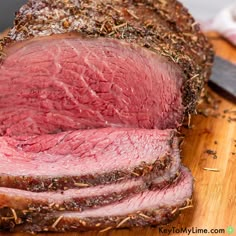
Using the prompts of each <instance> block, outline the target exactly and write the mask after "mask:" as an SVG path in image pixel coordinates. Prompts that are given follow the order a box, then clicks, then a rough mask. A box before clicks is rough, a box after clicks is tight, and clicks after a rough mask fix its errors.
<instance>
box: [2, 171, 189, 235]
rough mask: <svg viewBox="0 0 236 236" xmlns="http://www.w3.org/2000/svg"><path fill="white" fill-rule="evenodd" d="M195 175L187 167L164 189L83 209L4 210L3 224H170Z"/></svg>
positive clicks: (39, 227)
mask: <svg viewBox="0 0 236 236" xmlns="http://www.w3.org/2000/svg"><path fill="white" fill-rule="evenodd" d="M191 196H192V176H191V173H190V172H189V171H188V170H187V169H186V168H184V167H182V168H181V172H180V175H179V178H178V179H177V180H176V181H174V182H172V184H169V185H167V186H165V187H164V188H162V189H157V190H155V189H153V190H146V191H144V192H143V193H139V194H136V195H134V196H131V197H130V198H128V199H124V200H123V201H120V202H116V203H113V204H109V205H107V206H103V207H98V208H96V209H88V210H84V211H83V212H69V211H61V212H60V211H57V212H54V213H50V214H40V213H32V212H30V211H22V210H17V209H9V210H8V209H7V208H5V209H2V210H1V211H0V212H1V213H0V214H1V215H2V217H1V218H0V226H1V227H2V228H8V229H9V228H11V226H14V225H15V224H16V227H15V228H13V230H20V231H21V230H23V231H33V232H38V231H48V230H50V231H67V230H77V231H83V230H90V229H97V230H98V229H103V228H106V227H110V228H120V227H131V226H144V225H151V224H153V225H156V224H163V223H168V222H169V220H171V219H173V217H174V216H175V215H176V214H177V213H178V212H179V209H180V208H181V207H184V206H185V205H186V204H188V203H189V201H190V199H191Z"/></svg>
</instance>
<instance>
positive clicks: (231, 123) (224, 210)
mask: <svg viewBox="0 0 236 236" xmlns="http://www.w3.org/2000/svg"><path fill="white" fill-rule="evenodd" d="M209 37H210V38H211V40H212V42H213V44H214V46H215V49H216V52H217V54H218V55H221V56H222V57H224V58H226V59H230V60H234V61H235V62H236V49H235V48H233V47H232V46H230V45H229V44H228V43H227V42H225V41H224V40H222V39H221V38H220V37H219V36H218V35H215V34H210V35H209ZM209 92H210V94H211V95H212V96H213V97H214V99H216V100H218V101H219V102H220V103H219V104H218V105H219V108H218V110H214V111H213V113H215V115H213V116H212V115H210V116H208V117H205V116H202V115H197V116H196V115H195V116H192V119H191V126H192V128H191V129H185V130H184V133H185V135H186V138H185V141H184V143H183V152H182V156H183V162H184V164H185V165H186V166H188V167H189V168H190V169H191V171H192V173H193V176H194V177H195V188H194V196H193V204H194V207H193V208H189V209H186V210H184V211H183V212H182V214H181V215H180V217H178V218H177V219H176V220H175V221H174V222H172V223H171V224H169V225H168V226H165V227H163V229H171V228H172V227H176V228H177V229H179V228H181V227H187V228H189V229H190V228H192V227H194V228H195V230H196V228H198V229H208V230H210V229H221V228H222V229H226V228H227V227H228V226H233V227H234V230H235V231H236V120H232V119H236V105H235V104H233V103H232V102H230V101H228V100H226V99H224V97H223V96H222V95H221V94H216V93H215V92H213V91H212V90H210V89H209ZM210 111H211V110H210ZM233 111H234V113H233ZM207 150H212V151H215V152H216V156H217V158H213V156H214V155H212V154H210V153H209V152H210V151H208V153H207V152H206V151H207ZM204 168H214V169H217V170H218V171H217V172H214V171H207V170H204ZM0 235H3V233H2V234H0ZM4 235H7V234H4ZM11 235H13V236H23V235H26V234H25V233H22V234H20V233H15V234H11ZM39 235H40V236H49V235H50V236H51V234H39ZM53 235H61V236H80V235H83V236H95V235H97V233H96V232H88V233H83V234H80V233H66V234H53ZM103 235H104V236H106V235H109V236H137V235H140V236H155V235H167V234H162V233H160V232H159V229H158V228H143V229H140V228H137V229H132V230H113V231H109V232H105V233H103ZM171 235H172V236H174V235H176V236H177V235H187V234H179V233H171ZM195 235H200V234H195ZM202 235H203V234H202ZM208 235H211V234H208ZM215 235H216V234H215ZM219 235H222V234H219ZM232 235H236V232H235V233H234V234H232Z"/></svg>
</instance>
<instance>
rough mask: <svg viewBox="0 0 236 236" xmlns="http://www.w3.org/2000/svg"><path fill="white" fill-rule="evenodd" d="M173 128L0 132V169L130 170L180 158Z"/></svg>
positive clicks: (46, 172) (27, 172)
mask: <svg viewBox="0 0 236 236" xmlns="http://www.w3.org/2000/svg"><path fill="white" fill-rule="evenodd" d="M172 136H173V130H157V129H155V130H147V129H128V128H126V129H116V128H104V129H90V130H81V131H67V132H62V133H60V134H53V135H50V134H48V135H39V136H33V137H30V136H25V137H20V136H17V137H0V173H2V174H4V175H11V176H18V175H20V176H21V175H24V176H35V175H36V176H44V177H49V176H54V177H55V176H56V177H57V176H84V175H95V174H104V173H107V172H112V171H117V170H123V171H132V170H133V169H134V168H135V167H137V166H139V165H142V164H143V163H144V162H145V163H148V164H153V163H154V162H155V161H157V160H158V159H161V158H163V157H165V156H166V155H171V156H172V159H173V163H172V167H171V168H170V169H167V170H166V171H168V172H169V171H170V172H173V175H174V174H175V172H176V171H177V170H178V168H179V164H180V157H179V150H178V144H177V140H176V138H175V139H174V142H173V146H172V141H173V140H172V138H173V137H172Z"/></svg>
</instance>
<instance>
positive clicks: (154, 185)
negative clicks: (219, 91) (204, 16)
mask: <svg viewBox="0 0 236 236" xmlns="http://www.w3.org/2000/svg"><path fill="white" fill-rule="evenodd" d="M212 60H213V50H212V47H211V45H210V44H209V42H208V40H207V39H206V38H205V36H204V35H203V34H202V33H201V32H200V29H199V26H198V25H197V23H196V22H195V21H194V19H193V18H192V17H191V16H190V14H189V13H188V11H187V10H186V9H185V8H184V7H183V6H182V5H181V4H180V3H179V2H177V1H176V0H165V1H163V0H160V1H159V0H116V1H111V0H104V1H102V0H95V1H93V0H67V1H63V0H55V1H54V0H29V1H28V3H27V4H26V5H24V6H23V7H22V8H21V9H20V10H19V12H18V13H17V15H16V20H15V25H14V27H13V28H12V29H11V30H10V32H9V34H8V36H7V37H5V38H4V39H3V40H2V41H1V42H0V62H1V64H0V135H1V137H0V197H1V200H0V230H11V231H30V232H39V231H67V230H77V231H83V230H90V229H96V230H100V229H101V230H104V228H105V229H111V228H119V227H132V226H145V225H158V224H164V223H168V222H169V221H170V220H172V219H173V218H174V217H175V216H176V215H177V214H178V213H179V210H182V209H184V208H185V206H186V205H188V204H189V203H190V202H191V201H190V198H191V195H192V176H191V174H190V172H189V171H188V170H187V169H186V168H184V167H180V158H179V153H180V151H179V147H178V138H177V137H175V136H177V135H176V134H177V132H176V130H177V129H178V128H179V127H180V126H181V124H182V121H183V119H184V117H185V115H187V114H191V113H192V112H194V111H195V107H196V104H197V101H198V98H199V96H200V93H201V91H202V88H203V85H204V82H205V81H206V80H207V79H208V77H209V75H210V68H211V65H212ZM114 189H117V190H116V191H114ZM78 190H79V191H80V192H78ZM187 207H188V206H187Z"/></svg>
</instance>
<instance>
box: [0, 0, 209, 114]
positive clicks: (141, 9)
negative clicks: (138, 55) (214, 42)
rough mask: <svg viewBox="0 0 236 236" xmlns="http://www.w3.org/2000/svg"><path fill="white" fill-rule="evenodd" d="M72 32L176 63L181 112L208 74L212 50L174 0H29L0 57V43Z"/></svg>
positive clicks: (191, 107)
mask: <svg viewBox="0 0 236 236" xmlns="http://www.w3.org/2000/svg"><path fill="white" fill-rule="evenodd" d="M45 7H48V9H49V11H50V12H46V11H45V9H46V8H45ZM55 9H56V10H55ZM72 31H76V32H80V33H82V34H84V35H85V36H87V37H109V38H116V39H120V40H124V41H126V42H128V43H135V44H138V45H140V46H142V47H146V48H148V49H150V50H152V51H154V52H156V53H157V54H159V55H162V56H165V57H167V58H168V59H169V60H170V61H173V62H174V63H176V64H178V65H179V66H180V68H181V69H182V71H183V72H184V76H185V82H184V86H183V105H184V106H185V107H186V112H194V111H195V107H196V103H197V100H198V98H199V95H200V92H201V90H202V88H203V85H204V82H205V81H206V80H207V79H208V78H209V74H210V69H211V66H212V61H213V49H212V46H211V45H210V43H209V42H208V40H207V39H206V37H205V36H204V35H203V34H202V32H201V31H200V28H199V25H198V24H197V23H196V22H195V20H194V19H193V18H192V16H191V15H190V14H189V13H188V11H187V10H186V9H185V8H184V7H183V5H182V4H181V3H179V2H178V1H176V0H149V1H146V0H103V1H102V0H97V1H93V0H77V1H75V0H68V1H64V0H40V1H32V0H30V1H29V3H28V4H27V5H25V6H23V7H22V8H21V10H20V11H19V12H18V14H17V16H16V20H15V26H14V28H13V29H12V30H11V31H10V33H9V35H8V37H6V38H5V39H4V40H2V42H0V57H1V56H2V58H3V56H4V55H1V52H3V47H4V46H5V45H6V44H9V43H10V42H11V41H13V40H17V41H19V40H24V39H27V38H31V37H36V36H44V35H51V34H57V33H66V32H72Z"/></svg>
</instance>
